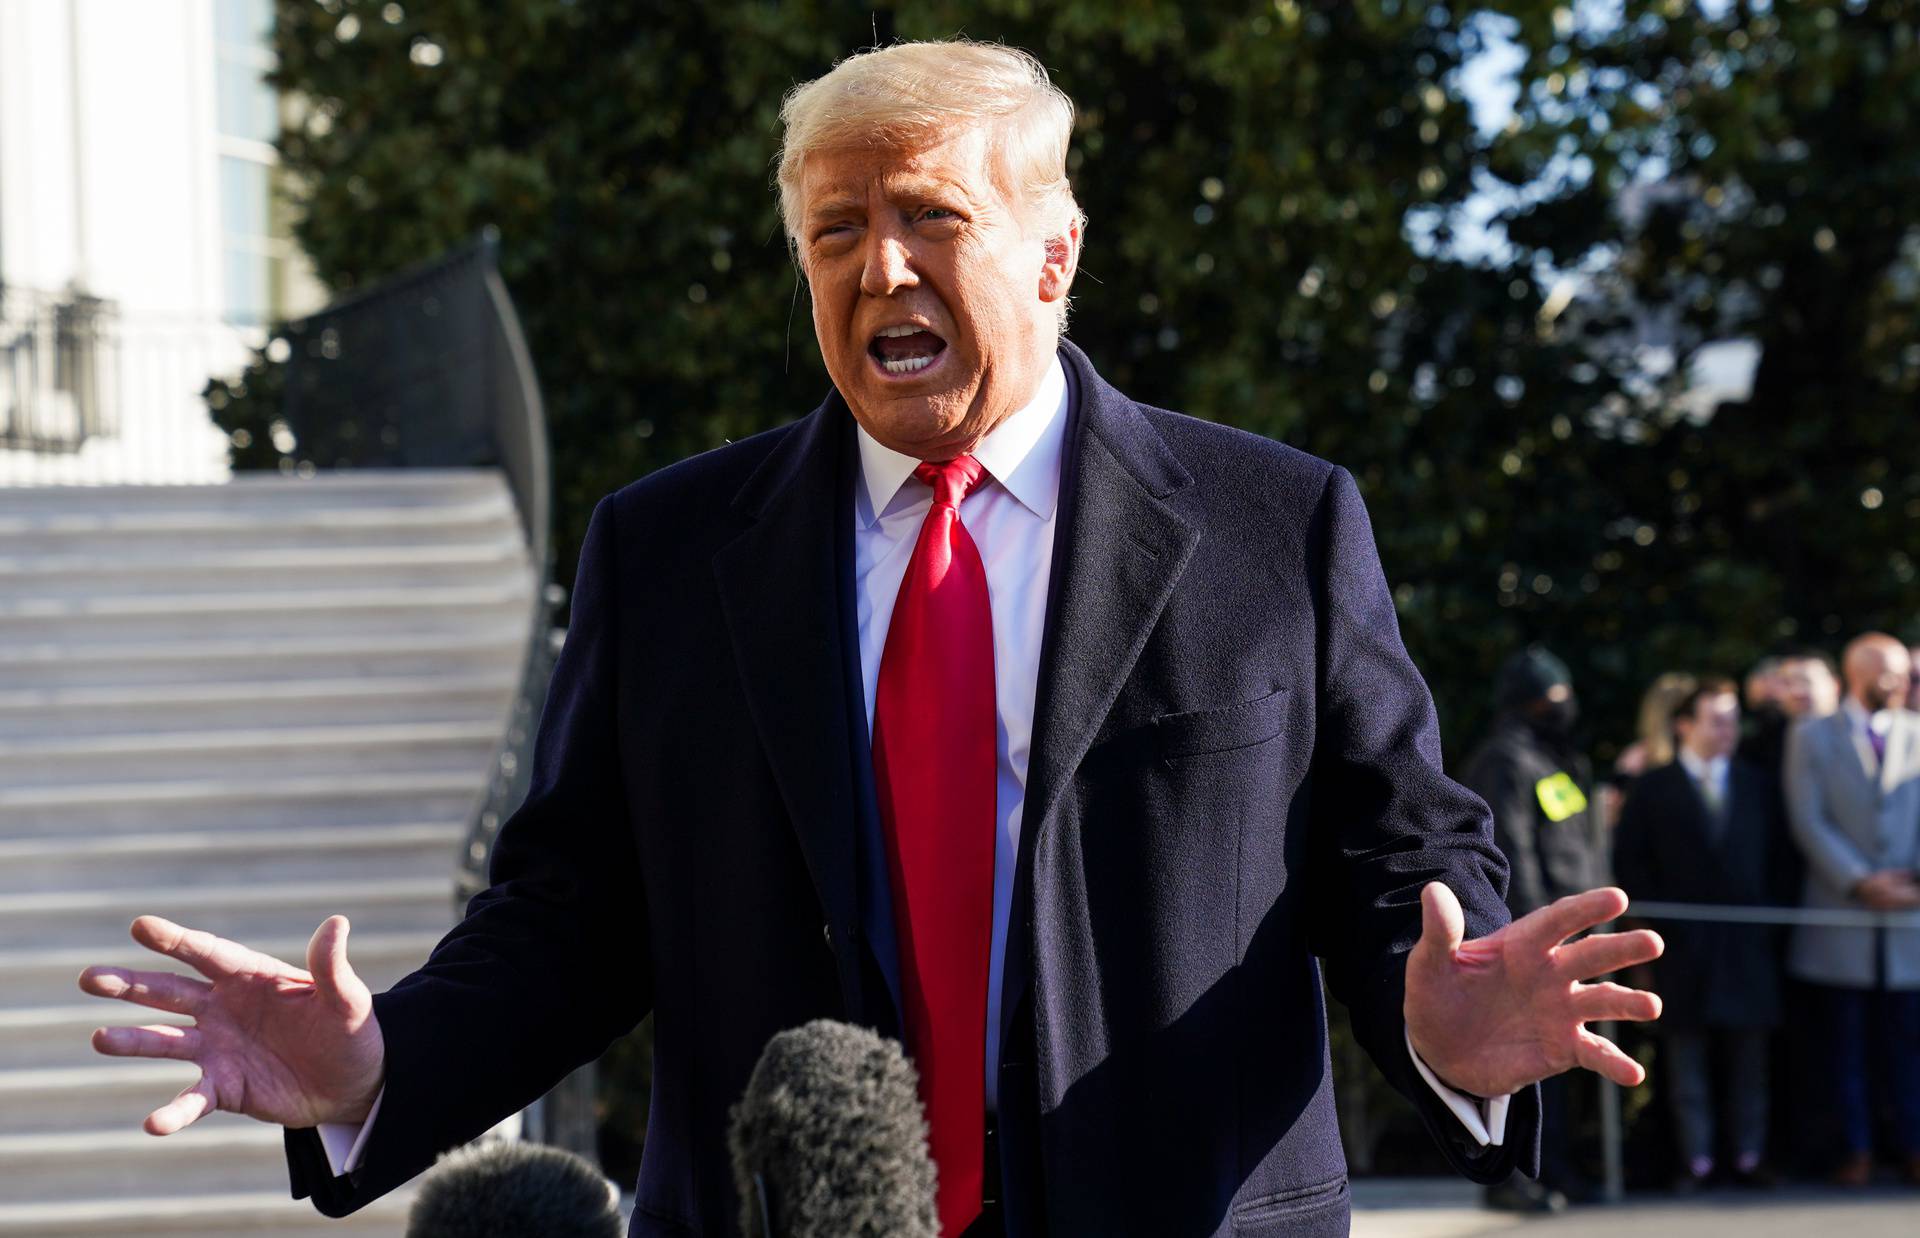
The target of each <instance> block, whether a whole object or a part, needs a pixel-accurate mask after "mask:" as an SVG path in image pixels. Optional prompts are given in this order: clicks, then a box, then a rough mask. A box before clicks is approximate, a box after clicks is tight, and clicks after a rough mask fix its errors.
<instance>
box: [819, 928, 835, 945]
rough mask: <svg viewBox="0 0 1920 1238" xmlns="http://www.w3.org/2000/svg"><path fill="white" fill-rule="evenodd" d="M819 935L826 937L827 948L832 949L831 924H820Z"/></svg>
mask: <svg viewBox="0 0 1920 1238" xmlns="http://www.w3.org/2000/svg"><path fill="white" fill-rule="evenodd" d="M820 936H821V937H823V938H825V939H826V943H827V949H829V950H831V949H833V925H831V924H822V925H821V926H820Z"/></svg>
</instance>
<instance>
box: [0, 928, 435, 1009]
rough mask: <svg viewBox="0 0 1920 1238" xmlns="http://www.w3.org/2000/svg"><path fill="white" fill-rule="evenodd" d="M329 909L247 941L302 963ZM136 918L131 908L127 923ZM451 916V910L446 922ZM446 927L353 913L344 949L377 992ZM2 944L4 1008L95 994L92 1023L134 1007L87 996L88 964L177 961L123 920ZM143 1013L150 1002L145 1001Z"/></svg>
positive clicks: (0, 1003)
mask: <svg viewBox="0 0 1920 1238" xmlns="http://www.w3.org/2000/svg"><path fill="white" fill-rule="evenodd" d="M449 906H451V904H449ZM327 914H331V913H326V914H322V915H319V916H315V917H314V918H313V921H312V923H310V924H301V925H297V926H293V927H290V928H288V929H284V930H282V931H281V932H278V933H270V934H265V935H262V936H260V937H256V938H253V939H251V940H248V941H246V943H245V944H246V945H248V946H250V947H252V948H253V949H255V950H258V951H260V952H261V953H262V954H270V955H272V956H273V957H274V958H277V959H280V960H281V961H283V962H286V963H289V964H292V965H293V966H295V967H305V966H306V959H307V943H308V942H309V941H311V940H312V938H313V932H314V930H315V929H317V928H319V927H320V922H321V921H322V920H324V919H326V916H327ZM132 922H133V920H132V917H131V916H129V917H128V919H127V923H128V924H131V923H132ZM451 922H452V916H451V913H449V916H448V923H449V924H450V923H451ZM444 934H445V926H442V927H441V928H438V929H434V930H432V931H430V932H411V933H376V932H369V931H363V930H362V927H361V924H360V921H358V920H354V921H353V932H352V933H351V934H350V935H349V936H348V938H347V957H348V958H349V959H351V960H352V961H353V969H354V970H355V971H356V972H358V973H360V976H361V978H362V979H364V980H365V981H366V982H367V987H368V988H370V989H372V990H373V991H374V992H376V993H379V992H382V991H384V990H385V989H388V988H390V987H392V985H393V984H394V983H395V982H396V981H398V980H399V979H400V978H401V977H402V976H405V975H406V974H407V973H408V972H411V971H413V970H414V969H415V968H417V967H419V966H420V965H421V964H422V963H424V962H426V961H427V956H428V955H430V954H432V953H433V947H434V945H435V943H437V942H438V941H439V940H440V938H441V937H442V936H443V935H444ZM5 945H6V948H5V949H0V976H5V977H6V983H5V984H0V1010H9V1011H11V1010H30V1009H40V1008H45V1007H56V1006H60V1007H70V1006H73V1005H76V1004H81V1003H87V1002H93V1003H95V1004H96V1005H97V1006H98V1008H99V1009H100V1010H101V1011H102V1012H103V1013H102V1014H101V1016H100V1018H99V1021H98V1022H97V1023H95V1024H94V1026H95V1027H100V1026H105V1025H106V1024H108V1023H112V1022H121V1021H124V1020H123V1018H122V1017H121V1015H120V1014H119V1013H118V1012H120V1011H122V1010H131V1009H133V1007H131V1006H129V1005H128V1004H127V1003H125V1002H117V1001H109V1000H107V999H105V998H96V997H90V996H89V995H87V994H85V993H83V992H81V991H80V973H81V972H82V971H84V970H85V969H86V968H88V967H93V966H96V965H97V966H101V967H132V968H139V969H145V970H155V971H165V970H173V969H175V968H176V966H177V965H176V964H174V963H173V961H172V960H171V959H168V958H167V957H165V956H164V955H159V954H155V953H154V952H153V951H151V950H148V949H146V948H144V947H142V946H140V945H137V944H135V942H134V941H133V939H132V938H131V937H130V936H128V935H127V931H126V927H125V926H124V925H123V926H122V927H121V931H120V936H119V938H118V939H117V940H115V941H113V942H112V943H110V944H104V945H70V944H62V945H59V946H42V947H37V948H36V947H30V946H27V945H25V944H16V943H14V942H6V943H5ZM179 970H181V971H182V972H183V973H184V972H185V971H186V969H185V968H179ZM140 1013H142V1014H144V1013H146V1008H145V1007H141V1008H140Z"/></svg>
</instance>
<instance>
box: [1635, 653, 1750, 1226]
mask: <svg viewBox="0 0 1920 1238" xmlns="http://www.w3.org/2000/svg"><path fill="white" fill-rule="evenodd" d="M1673 726H1674V732H1675V734H1676V736H1677V737H1678V740H1679V743H1678V748H1677V753H1676V759H1675V760H1674V761H1672V762H1671V763H1669V764H1667V765H1663V766H1661V767H1660V768H1658V769H1655V770H1650V771H1649V772H1647V773H1646V774H1644V775H1643V776H1642V777H1641V778H1640V780H1639V782H1637V783H1636V784H1635V785H1634V788H1633V793H1632V794H1631V795H1630V796H1628V798H1627V802H1626V806H1625V808H1624V810H1623V811H1622V813H1621V817H1620V825H1619V828H1618V830H1617V831H1616V832H1615V835H1614V843H1613V846H1614V851H1613V866H1614V873H1615V875H1616V877H1617V878H1618V880H1619V882H1620V884H1621V886H1622V887H1623V888H1624V889H1626V891H1627V892H1628V894H1629V895H1630V896H1631V897H1633V898H1634V899H1636V900H1645V901H1662V902H1677V903H1700V904H1730V905H1735V906H1753V905H1764V904H1767V903H1770V902H1772V901H1773V897H1772V887H1771V886H1770V884H1769V879H1768V877H1769V875H1768V856H1769V852H1770V850H1771V848H1772V844H1773V840H1774V837H1775V832H1776V829H1777V825H1776V816H1777V813H1778V805H1777V802H1776V799H1775V796H1774V793H1773V788H1772V786H1771V784H1770V783H1769V780H1768V778H1767V775H1766V774H1765V772H1763V771H1762V770H1759V769H1757V768H1755V767H1754V766H1752V765H1748V764H1746V763H1745V762H1742V761H1739V760H1736V759H1734V757H1733V752H1734V747H1735V745H1736V744H1737V743H1738V741H1739V739H1740V698H1739V695H1738V688H1737V687H1736V685H1735V684H1734V682H1733V681H1732V680H1730V679H1713V678H1708V679H1703V680H1702V681H1701V682H1700V683H1699V685H1698V686H1697V687H1696V688H1695V689H1694V690H1693V691H1692V692H1691V693H1690V694H1688V696H1687V697H1686V698H1684V699H1683V700H1682V701H1681V702H1680V703H1679V705H1678V706H1676V707H1675V709H1674V713H1673ZM1659 927H1660V932H1661V936H1662V937H1663V938H1664V939H1665V941H1666V943H1667V950H1666V953H1665V954H1664V955H1662V956H1661V959H1660V961H1659V962H1658V963H1656V964H1654V972H1653V974H1654V976H1655V978H1656V979H1655V983H1656V988H1657V989H1658V991H1659V992H1660V994H1661V996H1662V998H1663V999H1664V1000H1665V1002H1666V1010H1665V1013H1664V1015H1663V1016H1662V1022H1661V1026H1660V1029H1659V1039H1660V1043H1661V1044H1662V1045H1663V1047H1664V1048H1665V1051H1666V1052H1665V1056H1666V1059H1667V1062H1666V1066H1667V1069H1666V1075H1665V1078H1664V1083H1665V1086H1666V1091H1667V1098H1668V1102H1669V1104H1670V1106H1671V1109H1672V1112H1673V1121H1674V1129H1675V1132H1676V1135H1677V1137H1678V1143H1679V1149H1680V1166H1679V1170H1678V1173H1677V1175H1676V1178H1675V1184H1676V1186H1677V1187H1679V1188H1680V1189H1683V1190H1688V1189H1692V1188H1694V1187H1697V1186H1699V1185H1702V1184H1704V1183H1705V1182H1706V1181H1707V1180H1708V1179H1709V1178H1710V1177H1712V1176H1713V1173H1714V1166H1715V1159H1716V1156H1717V1154H1718V1149H1719V1148H1720V1147H1721V1146H1722V1145H1724V1146H1725V1147H1726V1148H1727V1149H1728V1150H1729V1151H1730V1152H1731V1154H1732V1164H1731V1167H1730V1168H1731V1169H1732V1172H1733V1175H1734V1178H1735V1179H1736V1180H1737V1181H1739V1182H1742V1183H1744V1184H1747V1185H1765V1184H1768V1183H1770V1182H1771V1175H1770V1173H1769V1172H1768V1171H1767V1170H1766V1169H1765V1167H1764V1165H1763V1160H1764V1154H1765V1151H1766V1147H1767V1109H1768V1099H1769V1093H1770V1091H1771V1087H1770V1084H1769V1075H1768V1039H1769V1029H1771V1028H1772V1027H1773V1025H1774V1024H1775V1023H1776V1022H1777V1020H1778V1019H1779V1014H1780V984H1779V959H1778V955H1777V949H1776V946H1775V944H1774V938H1775V937H1776V936H1777V934H1776V933H1775V932H1773V931H1772V930H1770V929H1768V928H1767V927H1765V926H1755V925H1746V924H1724V923H1711V922H1700V921H1688V920H1669V921H1663V922H1660V924H1659ZM1716 1074H1717V1075H1718V1076H1719V1078H1720V1080H1721V1082H1722V1084H1723V1085H1724V1086H1723V1087H1722V1088H1720V1089H1716V1088H1715V1087H1714V1079H1715V1076H1716ZM1716 1091H1717V1092H1718V1094H1717V1095H1716Z"/></svg>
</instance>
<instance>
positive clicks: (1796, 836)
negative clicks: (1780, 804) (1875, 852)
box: [1785, 725, 1873, 895]
mask: <svg viewBox="0 0 1920 1238" xmlns="http://www.w3.org/2000/svg"><path fill="white" fill-rule="evenodd" d="M1785 777H1786V789H1787V825H1788V827H1789V828H1790V829H1791V830H1792V832H1793V840H1794V842H1796V843H1798V844H1799V845H1800V853H1801V854H1802V855H1804V856H1806V857H1807V867H1808V868H1810V869H1812V870H1813V871H1814V873H1815V874H1817V875H1818V876H1819V878H1820V881H1821V883H1822V884H1823V885H1826V886H1828V887H1829V888H1831V889H1832V890H1833V892H1834V893H1836V894H1840V895H1845V894H1847V893H1849V892H1850V891H1851V890H1852V889H1853V887H1854V886H1855V885H1856V884H1858V883H1859V882H1860V881H1861V879H1862V878H1865V877H1870V876H1872V875H1873V863H1872V861H1870V860H1869V859H1868V858H1867V857H1866V856H1865V855H1864V854H1862V853H1861V851H1860V848H1859V847H1858V846H1856V845H1855V843H1854V841H1853V840H1852V839H1851V838H1849V837H1847V835H1846V832H1845V831H1843V830H1842V829H1841V828H1840V824H1839V822H1837V821H1835V820H1834V819H1833V817H1832V815H1831V814H1830V813H1828V812H1827V802H1826V797H1825V796H1824V795H1822V794H1821V788H1820V768H1819V756H1818V754H1817V753H1816V752H1815V751H1814V731H1813V727H1812V726H1810V725H1801V726H1796V727H1794V728H1793V730H1792V731H1791V732H1790V733H1789V734H1788V735H1787V765H1786V774H1785Z"/></svg>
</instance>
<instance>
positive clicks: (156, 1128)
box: [143, 1075, 214, 1135]
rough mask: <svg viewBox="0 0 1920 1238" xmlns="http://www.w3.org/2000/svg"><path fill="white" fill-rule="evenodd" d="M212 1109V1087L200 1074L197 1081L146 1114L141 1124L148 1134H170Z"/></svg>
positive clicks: (184, 1127)
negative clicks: (144, 1120) (145, 1118)
mask: <svg viewBox="0 0 1920 1238" xmlns="http://www.w3.org/2000/svg"><path fill="white" fill-rule="evenodd" d="M213 1109H214V1102H213V1088H212V1086H211V1085H210V1084H209V1083H208V1082H207V1077H206V1076H205V1075H201V1076H200V1081H199V1082H198V1083H196V1084H194V1085H193V1086H192V1087H190V1088H188V1089H187V1090H186V1091H184V1092H182V1093H180V1095H178V1096H176V1097H174V1098H173V1099H172V1100H170V1101H168V1102H167V1103H166V1104H164V1105H162V1106H160V1107H159V1108H158V1109H155V1110H154V1111H153V1112H152V1113H150V1114H148V1115H147V1120H146V1122H145V1123H144V1124H143V1125H144V1126H145V1127H146V1131H147V1134H149V1135H171V1134H173V1133H174V1132H175V1131H180V1130H185V1129H186V1128H187V1127H189V1126H192V1125H193V1124H194V1123H195V1122H198V1121H199V1120H200V1119H201V1118H204V1117H205V1116H207V1115H208V1114H209V1113H212V1112H213Z"/></svg>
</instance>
